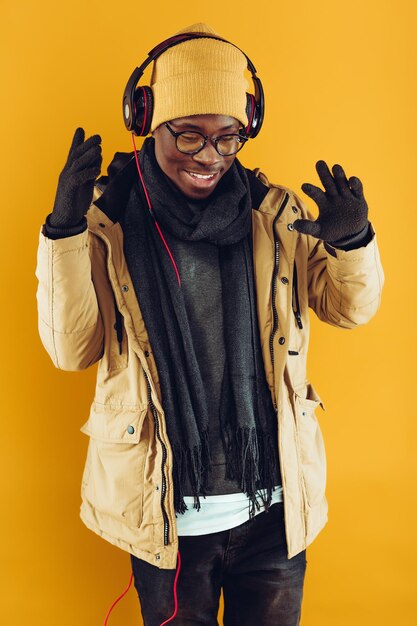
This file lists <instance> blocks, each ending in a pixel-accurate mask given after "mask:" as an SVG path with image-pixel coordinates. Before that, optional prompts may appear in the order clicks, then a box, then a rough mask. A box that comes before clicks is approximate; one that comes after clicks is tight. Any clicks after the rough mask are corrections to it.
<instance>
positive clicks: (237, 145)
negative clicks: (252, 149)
mask: <svg viewBox="0 0 417 626" xmlns="http://www.w3.org/2000/svg"><path fill="white" fill-rule="evenodd" d="M165 126H166V127H167V128H168V130H169V132H170V133H171V135H172V136H173V137H175V143H176V146H177V150H179V151H180V152H182V153H183V154H197V153H198V152H200V150H202V149H203V148H204V146H205V145H206V143H207V141H208V140H209V139H210V141H211V142H212V144H213V145H214V147H215V148H216V150H217V152H218V153H219V154H220V156H230V155H232V154H236V152H239V150H241V149H242V148H243V146H244V145H245V143H246V141H247V140H248V139H249V138H248V137H247V136H246V135H245V131H244V129H241V130H242V133H241V132H240V131H239V134H238V135H236V134H232V135H220V136H219V137H209V136H208V135H203V133H199V132H198V131H191V130H182V131H181V132H179V133H177V132H175V130H173V129H172V128H171V127H170V126H169V124H168V122H165Z"/></svg>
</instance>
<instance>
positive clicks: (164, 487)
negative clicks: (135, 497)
mask: <svg viewBox="0 0 417 626" xmlns="http://www.w3.org/2000/svg"><path fill="white" fill-rule="evenodd" d="M143 371H144V374H145V378H146V385H147V388H148V404H149V406H150V407H151V410H152V415H153V421H154V426H155V432H156V436H157V438H158V441H159V443H160V444H161V448H162V463H161V474H162V487H161V510H162V517H163V518H164V546H167V545H168V542H169V520H168V515H167V512H166V510H165V496H166V491H167V481H166V476H165V463H166V460H167V449H166V446H165V444H164V442H163V441H162V439H161V432H160V428H159V419H158V414H157V411H156V409H155V406H154V403H153V402H152V395H151V385H150V383H149V379H148V375H147V373H146V372H145V370H143Z"/></svg>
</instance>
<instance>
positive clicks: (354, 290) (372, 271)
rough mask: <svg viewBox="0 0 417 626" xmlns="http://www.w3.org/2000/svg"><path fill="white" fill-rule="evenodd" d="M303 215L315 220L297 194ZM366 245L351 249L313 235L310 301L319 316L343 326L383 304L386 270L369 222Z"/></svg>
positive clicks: (366, 317)
mask: <svg viewBox="0 0 417 626" xmlns="http://www.w3.org/2000/svg"><path fill="white" fill-rule="evenodd" d="M294 199H295V202H296V204H297V206H298V207H299V208H300V211H301V213H302V217H303V218H307V219H310V220H314V219H315V218H314V217H313V215H312V214H311V213H310V211H309V210H308V208H307V206H306V205H305V204H304V202H303V201H302V200H301V199H300V198H299V197H298V196H297V194H295V193H294ZM370 229H371V231H370V237H369V238H368V239H369V241H368V243H366V245H364V246H361V247H357V248H354V249H352V250H342V249H340V248H335V247H333V246H331V245H329V244H328V243H324V242H323V241H322V240H321V239H317V238H316V237H312V236H311V235H301V237H307V240H308V262H307V263H308V265H307V284H308V303H309V306H310V307H311V308H312V309H313V310H314V312H315V313H316V315H317V316H318V318H319V319H321V320H322V321H324V322H327V323H328V324H331V325H333V326H338V327H340V328H354V327H355V326H359V325H361V324H365V323H366V322H368V321H369V320H370V319H371V318H372V317H373V316H374V315H375V313H376V312H377V310H378V309H379V306H380V304H381V293H382V287H383V284H384V272H383V269H382V265H381V259H380V255H379V250H378V245H377V240H376V234H375V231H374V229H373V227H372V225H370Z"/></svg>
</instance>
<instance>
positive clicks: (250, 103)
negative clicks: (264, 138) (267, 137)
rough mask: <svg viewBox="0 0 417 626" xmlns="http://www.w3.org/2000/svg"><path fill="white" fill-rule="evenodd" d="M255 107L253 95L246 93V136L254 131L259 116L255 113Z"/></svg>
mask: <svg viewBox="0 0 417 626" xmlns="http://www.w3.org/2000/svg"><path fill="white" fill-rule="evenodd" d="M256 109H257V107H256V100H255V96H254V95H253V94H251V93H247V94H246V115H247V118H248V125H247V126H246V129H245V130H246V134H247V136H248V137H252V136H253V135H254V134H257V133H256V127H257V121H258V119H259V116H258V115H257V110H256Z"/></svg>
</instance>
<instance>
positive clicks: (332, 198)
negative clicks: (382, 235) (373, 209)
mask: <svg viewBox="0 0 417 626" xmlns="http://www.w3.org/2000/svg"><path fill="white" fill-rule="evenodd" d="M316 169H317V173H318V175H319V176H320V180H321V182H322V183H323V186H324V188H325V190H326V191H323V190H322V189H320V187H316V186H315V185H311V184H309V183H303V184H302V185H301V189H302V190H303V191H304V192H305V193H306V194H307V195H308V196H310V198H312V199H313V200H314V202H316V204H317V205H318V207H319V216H318V218H317V219H316V220H315V221H312V220H301V219H299V220H295V222H294V224H293V225H294V228H295V229H296V230H298V231H299V232H300V233H304V234H305V235H312V236H313V237H317V238H319V239H322V240H323V241H327V242H328V243H330V244H331V243H332V242H336V241H339V240H343V239H346V238H347V237H351V236H352V235H356V234H357V233H359V232H360V231H362V230H363V229H364V228H365V226H366V225H367V224H368V205H367V204H366V200H365V198H364V196H363V188H362V183H361V181H360V180H359V178H356V176H351V177H350V178H349V181H348V180H347V178H346V175H345V172H344V171H343V168H342V166H341V165H338V164H336V165H333V168H332V169H333V174H334V178H333V177H332V175H331V173H330V170H329V168H328V166H327V164H326V162H325V161H317V163H316Z"/></svg>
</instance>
